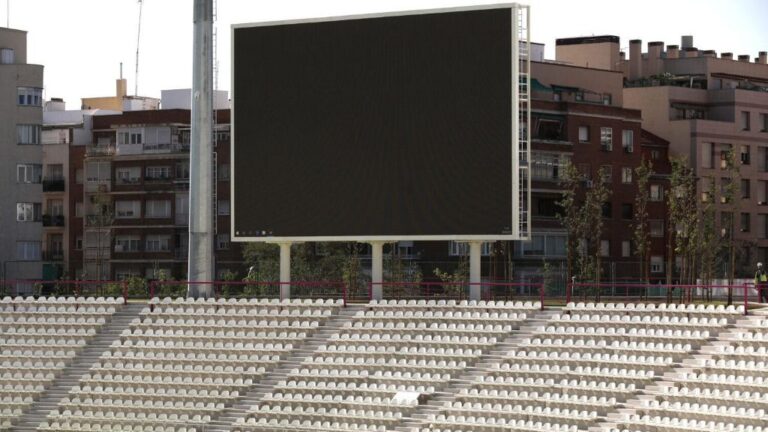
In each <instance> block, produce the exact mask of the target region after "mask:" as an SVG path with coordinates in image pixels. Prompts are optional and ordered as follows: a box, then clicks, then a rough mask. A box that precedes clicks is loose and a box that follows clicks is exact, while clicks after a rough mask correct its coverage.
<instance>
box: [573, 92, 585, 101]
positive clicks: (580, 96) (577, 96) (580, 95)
mask: <svg viewBox="0 0 768 432" xmlns="http://www.w3.org/2000/svg"><path fill="white" fill-rule="evenodd" d="M574 99H575V100H576V102H582V101H583V100H584V92H583V91H577V92H576V94H575V95H574Z"/></svg>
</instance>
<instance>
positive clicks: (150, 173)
mask: <svg viewBox="0 0 768 432" xmlns="http://www.w3.org/2000/svg"><path fill="white" fill-rule="evenodd" d="M144 178H145V180H148V181H152V180H168V179H170V178H171V167H168V166H149V167H147V171H146V174H145V176H144Z"/></svg>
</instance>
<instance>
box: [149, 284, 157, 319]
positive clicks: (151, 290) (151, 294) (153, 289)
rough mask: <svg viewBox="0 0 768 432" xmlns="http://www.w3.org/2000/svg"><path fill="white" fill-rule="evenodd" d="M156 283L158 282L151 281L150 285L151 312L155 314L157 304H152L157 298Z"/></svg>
mask: <svg viewBox="0 0 768 432" xmlns="http://www.w3.org/2000/svg"><path fill="white" fill-rule="evenodd" d="M155 283H157V282H156V281H151V282H150V283H149V311H150V312H154V311H155V304H154V303H153V302H152V299H153V298H155Z"/></svg>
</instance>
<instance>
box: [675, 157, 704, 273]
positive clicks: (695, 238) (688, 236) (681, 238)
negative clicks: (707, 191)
mask: <svg viewBox="0 0 768 432" xmlns="http://www.w3.org/2000/svg"><path fill="white" fill-rule="evenodd" d="M671 163H672V174H671V176H670V188H671V193H669V194H667V207H668V209H669V217H668V219H669V223H668V228H667V284H668V285H669V284H672V276H673V273H674V270H675V266H674V265H673V262H674V261H673V259H674V257H675V256H678V257H680V261H681V265H680V274H679V282H681V283H685V282H693V278H694V277H695V272H694V268H695V262H696V259H695V256H696V252H697V250H698V249H699V238H700V236H699V234H698V229H699V211H698V200H697V194H696V177H695V176H694V173H693V170H692V169H691V168H690V167H689V166H688V160H687V159H686V158H685V157H681V158H672V159H671Z"/></svg>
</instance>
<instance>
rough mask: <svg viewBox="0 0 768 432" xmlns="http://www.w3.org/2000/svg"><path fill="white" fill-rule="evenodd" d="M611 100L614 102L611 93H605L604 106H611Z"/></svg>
mask: <svg viewBox="0 0 768 432" xmlns="http://www.w3.org/2000/svg"><path fill="white" fill-rule="evenodd" d="M611 100H612V98H611V94H610V93H605V94H604V95H603V105H610V104H611Z"/></svg>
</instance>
